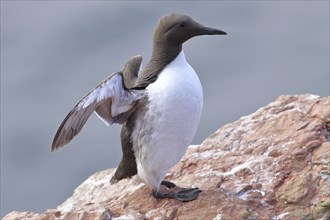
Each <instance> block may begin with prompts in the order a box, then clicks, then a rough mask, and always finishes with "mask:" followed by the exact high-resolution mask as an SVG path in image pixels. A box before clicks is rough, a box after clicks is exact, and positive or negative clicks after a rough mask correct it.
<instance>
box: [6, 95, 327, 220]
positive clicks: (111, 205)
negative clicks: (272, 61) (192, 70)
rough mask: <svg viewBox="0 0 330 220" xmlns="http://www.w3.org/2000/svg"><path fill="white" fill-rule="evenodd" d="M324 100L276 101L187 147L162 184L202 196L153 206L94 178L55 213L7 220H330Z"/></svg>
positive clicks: (138, 194)
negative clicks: (169, 182) (172, 184)
mask: <svg viewBox="0 0 330 220" xmlns="http://www.w3.org/2000/svg"><path fill="white" fill-rule="evenodd" d="M329 131H330V97H324V98H319V97H318V96H315V95H298V96H280V97H279V98H278V99H277V100H275V101H274V102H272V103H270V104H268V105H267V106H265V107H263V108H261V109H259V110H258V111H257V112H255V113H253V114H251V115H249V116H246V117H242V118H240V119H239V120H237V121H236V122H234V123H231V124H227V125H225V126H223V127H222V128H220V129H219V130H217V131H216V132H215V133H214V134H212V135H211V136H210V137H208V138H207V139H206V140H205V141H204V142H203V143H202V144H201V145H199V146H190V147H189V149H188V151H187V153H186V155H185V156H184V158H183V159H182V160H181V162H179V163H178V164H177V165H176V166H175V167H173V168H172V169H171V170H170V172H169V173H168V175H167V177H166V179H168V180H172V181H173V182H175V183H176V184H178V185H180V186H183V187H184V186H186V187H199V188H200V189H202V190H203V192H202V193H201V194H200V196H199V198H198V199H197V200H194V201H191V202H187V203H182V202H179V201H175V200H170V199H165V200H159V201H158V200H156V199H154V198H153V197H152V196H151V191H150V189H149V188H148V187H147V186H145V185H144V184H142V183H138V182H136V180H134V178H133V179H126V180H122V181H120V182H118V183H117V184H115V185H110V183H109V180H110V178H111V176H112V175H113V173H114V169H109V170H104V171H100V172H98V173H96V174H94V175H92V176H91V177H89V178H88V179H87V180H86V181H85V182H83V183H82V184H81V185H80V186H79V187H78V188H77V189H76V190H75V191H74V194H73V196H72V197H70V198H68V199H67V200H66V201H65V202H64V203H63V204H61V205H60V206H58V207H57V208H56V209H49V210H46V211H45V212H44V213H41V214H37V213H31V212H11V213H9V214H8V215H7V216H5V217H4V219H5V220H7V219H10V220H12V219H22V218H23V219H45V220H46V219H214V220H220V219H273V220H280V219H282V220H285V219H288V220H289V219H324V220H325V219H330V142H329V139H330V132H329Z"/></svg>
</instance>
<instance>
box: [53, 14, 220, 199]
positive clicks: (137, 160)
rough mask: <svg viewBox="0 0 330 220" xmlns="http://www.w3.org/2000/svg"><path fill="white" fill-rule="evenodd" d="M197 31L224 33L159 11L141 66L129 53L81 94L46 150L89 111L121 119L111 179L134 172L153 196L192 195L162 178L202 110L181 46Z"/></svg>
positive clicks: (194, 191) (194, 192) (67, 137)
mask: <svg viewBox="0 0 330 220" xmlns="http://www.w3.org/2000/svg"><path fill="white" fill-rule="evenodd" d="M199 35H226V33H225V32H224V31H221V30H218V29H215V28H210V27H205V26H203V25H201V24H199V23H197V22H196V21H194V20H193V19H192V18H190V17H189V16H186V15H180V14H170V15H166V16H163V17H161V18H160V20H159V22H158V24H157V26H156V28H155V31H154V35H153V51H152V56H151V58H150V60H149V62H148V64H147V65H146V67H145V68H144V69H142V70H140V66H141V62H142V57H141V56H135V57H132V58H131V59H130V60H129V61H128V62H127V63H126V64H125V67H124V69H123V70H122V71H121V72H117V73H114V74H112V75H110V76H109V77H108V78H106V79H105V80H104V81H103V82H101V83H100V84H99V85H98V86H97V87H96V88H95V89H93V90H92V91H91V92H90V93H88V94H87V95H86V96H84V97H83V98H82V99H81V100H80V101H79V102H78V104H77V105H76V106H75V107H74V108H73V109H72V110H71V111H70V112H69V114H68V115H67V116H66V118H65V119H64V120H63V122H62V124H61V125H60V127H59V128H58V130H57V133H56V135H55V137H54V140H53V143H52V147H51V150H52V151H54V150H56V149H58V148H60V147H62V146H64V145H65V144H67V143H69V142H70V141H71V140H72V139H73V137H74V136H76V135H77V134H78V133H79V132H80V131H81V129H82V127H83V126H84V124H85V123H86V121H87V119H88V118H89V116H90V115H91V114H92V113H93V112H95V113H96V114H97V115H98V116H99V117H100V118H101V119H102V120H103V121H104V122H105V123H106V124H107V125H111V124H113V123H119V124H122V130H121V135H120V136H121V145H122V152H123V157H122V160H121V162H120V164H119V165H118V168H117V170H116V172H115V174H114V176H113V177H112V179H111V183H113V184H114V183H116V182H118V181H119V180H121V179H123V178H127V177H131V176H133V175H136V174H137V175H138V177H139V178H140V179H141V180H142V181H144V182H145V183H146V184H147V185H148V186H149V187H150V188H151V189H152V192H153V196H154V197H155V198H174V199H178V200H180V201H183V202H186V201H191V200H193V199H196V198H197V197H198V194H199V193H200V192H201V190H199V189H198V188H180V187H178V186H176V185H175V184H174V183H171V182H168V181H164V180H163V179H164V177H165V175H166V173H167V171H168V170H169V169H170V168H171V167H172V166H173V165H175V164H176V163H177V162H179V160H180V159H181V158H182V156H183V155H184V154H185V152H186V150H187V147H188V145H189V144H190V143H191V141H192V139H193V137H194V135H195V133H196V130H197V127H198V124H199V120H200V116H201V113H202V107H203V90H202V86H201V83H200V81H199V78H198V76H197V75H196V73H195V71H194V70H193V68H192V67H191V66H190V65H189V64H188V63H187V61H186V59H185V56H184V53H183V50H182V44H183V43H184V42H186V41H187V40H189V39H190V38H192V37H195V36H199Z"/></svg>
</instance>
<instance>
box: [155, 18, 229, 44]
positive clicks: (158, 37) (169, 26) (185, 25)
mask: <svg viewBox="0 0 330 220" xmlns="http://www.w3.org/2000/svg"><path fill="white" fill-rule="evenodd" d="M226 34H227V33H226V32H224V31H221V30H218V29H215V28H210V27H205V26H203V25H201V24H199V23H197V22H196V21H194V20H193V19H192V18H191V17H189V16H187V15H180V14H174V13H173V14H170V15H165V16H163V17H161V18H160V20H159V22H158V24H157V26H156V29H155V32H154V43H156V44H159V43H160V44H164V43H165V44H170V45H177V46H178V45H181V44H183V43H184V42H185V41H187V40H189V39H190V38H192V37H195V36H200V35H226Z"/></svg>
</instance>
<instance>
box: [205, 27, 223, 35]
mask: <svg viewBox="0 0 330 220" xmlns="http://www.w3.org/2000/svg"><path fill="white" fill-rule="evenodd" d="M202 34H207V35H227V33H226V32H224V31H222V30H219V29H215V28H210V27H204V28H203V29H202Z"/></svg>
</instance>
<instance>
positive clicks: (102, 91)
mask: <svg viewBox="0 0 330 220" xmlns="http://www.w3.org/2000/svg"><path fill="white" fill-rule="evenodd" d="M144 97H145V93H144V91H143V90H127V89H125V88H124V83H123V74H122V73H121V72H118V73H115V74H112V75H111V76H109V77H108V78H107V79H105V80H104V81H102V82H101V83H100V84H99V85H98V86H97V87H96V88H95V89H93V90H92V91H91V92H89V93H88V94H87V95H86V96H84V97H83V98H82V99H81V100H80V101H79V102H78V103H77V105H76V106H75V107H74V108H73V109H72V110H71V111H70V112H69V114H68V115H67V116H66V117H65V118H64V120H63V122H62V123H61V125H60V126H59V128H58V130H57V132H56V134H55V137H54V140H53V143H52V147H51V151H54V150H56V149H58V148H60V147H63V146H64V145H65V144H67V143H69V142H70V141H71V140H72V139H73V138H74V137H75V136H76V135H77V134H78V133H79V132H80V131H81V129H82V128H83V126H84V125H85V123H86V121H87V120H88V118H89V117H90V115H91V114H92V113H93V112H94V111H95V112H96V113H97V115H98V116H99V117H100V118H101V119H102V120H103V121H104V122H105V123H106V124H108V125H111V124H112V123H113V122H115V121H114V119H113V118H114V117H116V116H118V115H121V114H124V113H125V112H128V111H130V110H131V109H132V108H133V107H134V105H135V104H136V103H137V101H139V100H141V99H143V98H144Z"/></svg>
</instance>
